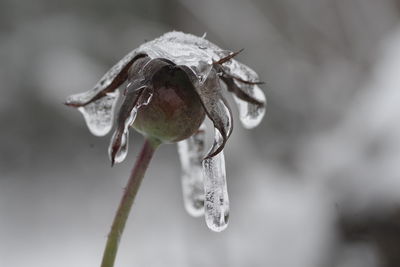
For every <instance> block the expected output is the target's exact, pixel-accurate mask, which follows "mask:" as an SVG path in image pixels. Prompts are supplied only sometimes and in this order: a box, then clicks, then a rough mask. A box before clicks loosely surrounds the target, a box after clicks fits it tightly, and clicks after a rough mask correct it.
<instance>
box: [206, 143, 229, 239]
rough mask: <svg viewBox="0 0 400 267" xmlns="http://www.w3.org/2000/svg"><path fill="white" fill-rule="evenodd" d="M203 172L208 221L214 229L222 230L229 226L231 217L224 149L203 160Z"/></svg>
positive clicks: (209, 225) (209, 226)
mask: <svg viewBox="0 0 400 267" xmlns="http://www.w3.org/2000/svg"><path fill="white" fill-rule="evenodd" d="M203 173H204V191H205V203H204V206H205V219H206V223H207V226H208V228H210V229H211V230H212V231H215V232H221V231H222V230H224V229H225V228H226V227H227V226H228V218H229V198H228V190H227V186H226V173H225V157H224V152H223V151H221V152H220V153H219V154H217V155H216V156H214V157H211V158H207V159H205V160H204V161H203Z"/></svg>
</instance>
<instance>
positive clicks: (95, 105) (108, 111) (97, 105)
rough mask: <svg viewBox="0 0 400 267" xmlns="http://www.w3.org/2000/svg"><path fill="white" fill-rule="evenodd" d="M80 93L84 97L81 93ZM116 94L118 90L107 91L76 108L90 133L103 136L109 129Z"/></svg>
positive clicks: (116, 98)
mask: <svg viewBox="0 0 400 267" xmlns="http://www.w3.org/2000/svg"><path fill="white" fill-rule="evenodd" d="M80 95H82V97H84V95H83V94H80ZM75 96H78V95H75ZM118 96H119V92H118V91H114V92H112V93H107V94H106V95H105V96H104V97H103V98H100V99H98V100H96V101H94V102H92V103H90V104H87V105H85V106H83V107H79V108H78V110H79V111H80V112H81V113H82V115H83V117H84V118H85V121H86V125H87V126H88V128H89V130H90V132H91V133H92V134H94V135H96V136H104V135H106V134H107V133H108V132H109V131H110V130H111V128H112V125H113V120H114V109H115V105H116V103H117V100H118Z"/></svg>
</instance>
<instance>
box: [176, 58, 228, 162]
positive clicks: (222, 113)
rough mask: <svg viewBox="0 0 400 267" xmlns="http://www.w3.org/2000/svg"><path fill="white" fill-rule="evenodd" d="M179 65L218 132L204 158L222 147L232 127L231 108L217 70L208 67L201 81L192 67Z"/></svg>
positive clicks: (217, 151)
mask: <svg viewBox="0 0 400 267" xmlns="http://www.w3.org/2000/svg"><path fill="white" fill-rule="evenodd" d="M179 67H180V68H181V69H182V70H183V71H185V73H186V74H187V75H188V77H189V79H190V80H191V82H192V84H193V86H194V87H195V89H196V91H197V93H198V95H199V96H200V99H201V101H202V104H203V106H204V109H205V111H206V113H207V115H208V117H209V118H210V119H211V121H212V122H213V124H214V127H215V128H216V130H217V131H216V132H218V133H219V135H217V134H215V136H214V144H213V147H212V149H211V150H210V151H209V152H208V154H207V156H206V158H209V157H212V156H215V155H216V154H218V153H219V152H220V151H221V150H222V149H223V148H224V146H225V143H226V141H227V140H228V138H229V136H230V135H231V133H232V129H233V123H232V114H231V110H230V108H229V106H228V104H227V101H226V100H225V98H224V97H223V95H222V92H221V90H222V87H221V84H220V80H219V77H218V75H217V72H216V71H215V69H210V71H209V73H208V74H207V78H206V79H205V80H204V82H202V81H201V80H199V77H197V76H196V74H195V73H194V72H193V70H192V69H190V68H188V67H187V66H179Z"/></svg>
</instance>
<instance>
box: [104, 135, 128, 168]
mask: <svg viewBox="0 0 400 267" xmlns="http://www.w3.org/2000/svg"><path fill="white" fill-rule="evenodd" d="M117 135H118V133H117V132H114V134H113V136H112V138H111V142H110V146H109V147H108V155H109V157H110V158H111V154H112V144H113V141H114V140H115V139H116V138H117ZM128 142H129V132H128V131H126V132H123V133H122V135H121V144H120V147H119V148H118V150H117V153H116V154H115V156H114V162H116V163H121V162H122V161H124V159H125V158H126V155H128Z"/></svg>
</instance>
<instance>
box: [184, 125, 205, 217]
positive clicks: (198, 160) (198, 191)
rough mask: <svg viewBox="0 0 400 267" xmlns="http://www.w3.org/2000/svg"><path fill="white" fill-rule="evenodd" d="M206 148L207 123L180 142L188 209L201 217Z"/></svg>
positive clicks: (185, 198)
mask: <svg viewBox="0 0 400 267" xmlns="http://www.w3.org/2000/svg"><path fill="white" fill-rule="evenodd" d="M204 148H205V125H204V124H202V125H201V126H200V128H199V130H198V131H197V133H195V134H194V135H193V136H191V137H189V138H188V139H186V140H183V141H180V142H179V143H178V154H179V159H180V162H181V166H182V177H181V182H182V191H183V201H184V204H185V208H186V211H187V212H188V213H189V214H190V215H192V216H194V217H199V216H202V215H203V214H204V178H203V170H202V160H203V157H204Z"/></svg>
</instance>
